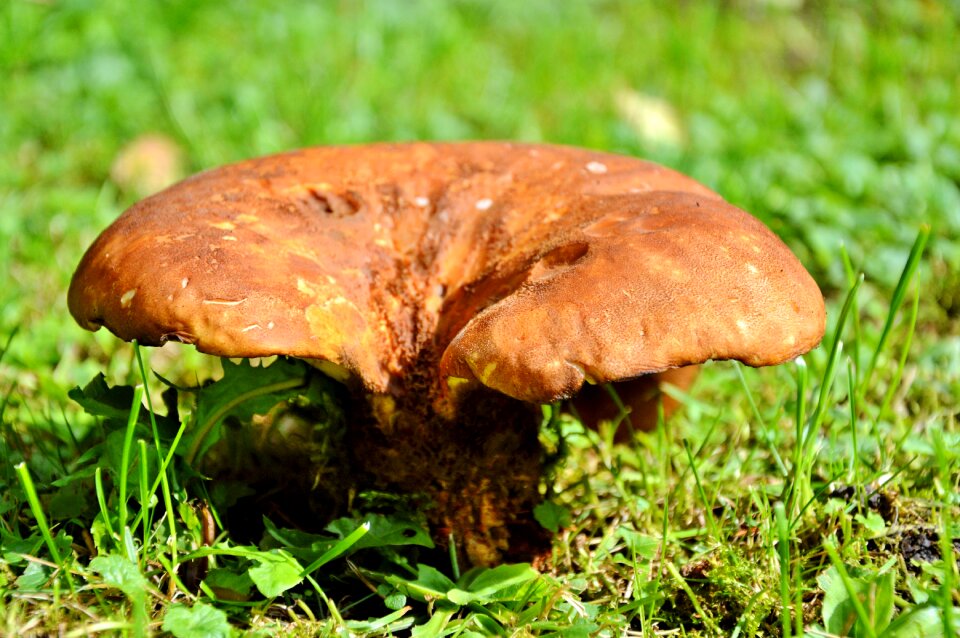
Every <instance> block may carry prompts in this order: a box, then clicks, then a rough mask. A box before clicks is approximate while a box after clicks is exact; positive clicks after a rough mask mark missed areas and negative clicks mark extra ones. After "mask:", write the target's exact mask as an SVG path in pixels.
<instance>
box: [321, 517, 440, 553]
mask: <svg viewBox="0 0 960 638" xmlns="http://www.w3.org/2000/svg"><path fill="white" fill-rule="evenodd" d="M362 524H369V530H368V531H367V533H366V534H365V535H364V536H363V537H362V538H361V539H360V540H358V541H357V542H356V544H354V546H353V549H364V548H368V547H390V546H399V545H419V546H421V547H433V540H431V538H430V534H429V533H427V530H425V529H424V528H423V526H422V525H419V524H418V523H416V522H414V521H411V520H409V519H407V518H401V517H389V516H384V515H382V514H372V515H369V516H366V517H364V519H363V520H362V521H357V520H354V519H351V518H339V519H337V520H335V521H333V522H331V523H330V524H329V525H327V527H326V529H327V530H328V531H330V532H332V533H334V534H337V535H338V536H340V537H342V538H346V537H347V536H349V535H350V534H351V533H352V532H353V531H354V530H356V529H357V528H358V527H359V526H360V525H362Z"/></svg>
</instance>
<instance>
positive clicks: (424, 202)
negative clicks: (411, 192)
mask: <svg viewBox="0 0 960 638" xmlns="http://www.w3.org/2000/svg"><path fill="white" fill-rule="evenodd" d="M413 203H414V204H416V205H417V206H419V207H420V208H426V207H427V206H429V205H430V198H429V197H423V196H421V197H414V198H413Z"/></svg>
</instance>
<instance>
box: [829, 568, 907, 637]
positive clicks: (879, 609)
mask: <svg viewBox="0 0 960 638" xmlns="http://www.w3.org/2000/svg"><path fill="white" fill-rule="evenodd" d="M817 584H818V585H820V588H821V589H823V592H824V596H823V624H824V627H825V628H826V630H827V631H828V632H830V633H832V634H836V635H838V636H866V635H868V634H869V632H868V631H867V628H866V627H864V626H863V625H862V623H861V622H860V621H859V619H858V618H857V612H856V609H855V608H854V604H853V601H852V600H851V598H850V592H849V591H848V590H847V588H846V587H845V586H844V583H843V579H842V578H841V577H840V574H839V573H838V572H837V570H836V569H835V568H834V567H830V568H829V569H828V570H826V571H825V572H824V573H822V574H821V575H820V576H818V577H817ZM851 584H852V586H853V589H854V592H855V593H856V595H857V597H858V598H859V599H860V601H861V603H862V604H863V607H864V608H865V609H866V611H867V614H868V616H869V617H870V619H871V621H872V624H873V627H872V629H873V631H874V632H875V633H877V634H879V633H880V632H881V631H883V629H884V628H886V626H887V625H889V624H890V620H891V619H892V618H893V612H894V603H893V601H894V587H895V586H896V572H895V571H893V570H887V571H885V572H878V571H876V570H869V569H859V570H851Z"/></svg>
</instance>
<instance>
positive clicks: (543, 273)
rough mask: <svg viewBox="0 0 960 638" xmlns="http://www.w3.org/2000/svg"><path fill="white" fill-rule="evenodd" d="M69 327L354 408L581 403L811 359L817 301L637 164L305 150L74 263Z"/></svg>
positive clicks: (456, 148)
mask: <svg viewBox="0 0 960 638" xmlns="http://www.w3.org/2000/svg"><path fill="white" fill-rule="evenodd" d="M68 303H69V307H70V311H71V313H72V314H73V316H74V317H75V318H76V319H77V321H78V322H79V323H80V325H81V326H83V327H85V328H87V329H91V330H96V329H97V328H99V327H100V326H106V327H107V328H108V329H109V330H111V331H112V332H114V333H115V334H116V335H117V336H118V337H120V338H122V339H125V340H132V339H137V340H139V342H140V343H143V344H147V345H159V344H162V343H164V342H166V341H170V340H175V341H181V342H185V343H192V344H195V345H196V347H197V348H198V349H199V350H200V351H202V352H206V353H210V354H216V355H221V356H230V357H254V356H269V355H275V354H281V355H290V356H295V357H301V358H305V359H309V360H318V361H327V362H330V363H332V364H335V365H336V366H339V367H341V368H344V369H346V370H348V371H350V372H352V373H353V374H355V375H357V377H359V378H360V379H361V380H362V382H363V384H364V385H365V386H366V387H367V388H368V389H369V390H371V391H374V392H386V391H389V390H391V389H392V388H396V387H398V386H402V385H403V382H404V379H405V377H407V376H408V375H409V374H410V373H411V370H413V369H415V368H417V367H418V366H420V367H423V366H430V367H432V368H433V369H435V370H436V379H437V381H438V382H440V383H442V384H444V385H449V386H456V385H458V384H461V383H463V382H467V383H471V382H479V383H482V384H484V385H486V386H489V387H491V388H494V389H496V390H499V391H501V392H503V393H505V394H507V395H510V396H512V397H515V398H518V399H522V400H526V401H534V402H548V401H554V400H557V399H560V398H564V397H569V396H571V395H573V394H575V393H576V391H577V390H578V389H579V388H580V386H581V385H582V384H583V383H584V381H589V382H591V383H599V382H606V381H616V380H620V379H629V378H633V377H637V376H639V375H641V374H645V373H649V372H657V371H661V370H665V369H668V368H673V367H678V366H683V365H689V364H695V363H700V362H703V361H706V360H708V359H737V360H740V361H743V362H744V363H746V364H748V365H752V366H761V365H771V364H776V363H781V362H783V361H786V360H789V359H791V358H793V357H796V356H797V355H799V354H802V353H803V352H806V351H807V350H809V349H811V348H812V347H814V346H815V345H816V344H817V343H819V341H820V339H821V337H822V335H823V330H824V322H825V315H824V305H823V297H822V296H821V294H820V290H819V289H818V287H817V285H816V283H815V282H814V281H813V279H812V278H811V277H810V276H809V274H808V273H807V272H806V271H805V270H804V268H803V266H802V265H801V264H800V263H799V261H798V260H797V259H796V258H795V257H794V255H793V254H792V253H791V252H790V251H789V249H788V248H787V247H786V246H785V245H784V244H783V243H782V242H781V241H780V240H779V239H778V238H777V237H776V236H775V235H774V234H773V233H772V232H771V231H770V230H768V229H767V228H766V227H765V226H764V225H763V224H762V223H761V222H759V221H758V220H756V219H754V218H753V217H751V216H750V215H748V214H747V213H745V212H743V211H741V210H740V209H738V208H736V207H734V206H732V205H730V204H728V203H726V202H725V201H723V200H722V199H721V198H720V197H719V196H718V195H717V194H716V193H714V192H712V191H711V190H709V189H707V188H706V187H704V186H702V185H700V184H699V183H697V182H696V181H694V180H692V179H690V178H688V177H685V176H683V175H681V174H679V173H677V172H675V171H672V170H669V169H666V168H664V167H661V166H658V165H656V164H652V163H649V162H645V161H642V160H638V159H635V158H630V157H625V156H619V155H613V154H608V153H601V152H595V151H589V150H584V149H578V148H571V147H559V146H548V145H532V144H512V143H500V142H466V143H447V144H442V143H438V144H431V143H410V144H374V145H366V146H344V147H318V148H310V149H305V150H301V151H294V152H290V153H284V154H280V155H273V156H269V157H264V158H258V159H253V160H248V161H244V162H240V163H237V164H232V165H229V166H224V167H221V168H216V169H213V170H210V171H207V172H204V173H200V174H198V175H196V176H194V177H191V178H189V179H187V180H184V181H183V182H180V183H178V184H176V185H174V186H172V187H170V188H168V189H166V190H164V191H161V192H160V193H158V194H156V195H154V196H152V197H149V198H147V199H145V200H143V201H141V202H139V203H137V204H136V205H134V206H133V207H131V208H130V209H128V210H127V211H126V212H125V213H124V214H123V215H122V216H121V217H120V218H119V219H117V221H116V222H114V223H113V224H112V225H111V226H110V227H109V228H107V229H106V230H105V231H104V232H103V233H102V234H101V235H100V237H99V238H98V239H97V240H96V241H95V243H94V244H93V245H92V246H91V248H90V249H89V250H88V251H87V253H86V254H85V255H84V257H83V259H82V261H81V263H80V265H79V267H78V268H77V271H76V273H75V274H74V277H73V281H72V282H71V286H70V290H69V294H68Z"/></svg>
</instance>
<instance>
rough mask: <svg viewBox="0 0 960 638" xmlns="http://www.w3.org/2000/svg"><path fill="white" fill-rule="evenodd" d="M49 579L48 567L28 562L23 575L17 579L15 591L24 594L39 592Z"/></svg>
mask: <svg viewBox="0 0 960 638" xmlns="http://www.w3.org/2000/svg"><path fill="white" fill-rule="evenodd" d="M49 579H50V568H49V567H46V566H45V565H42V564H40V563H35V562H33V561H30V562H29V563H27V567H26V569H24V570H23V573H22V574H20V576H18V577H17V589H19V590H20V591H21V592H24V593H26V592H34V591H41V590H42V589H43V587H44V586H45V585H46V584H47V581H48V580H49Z"/></svg>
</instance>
